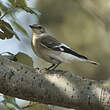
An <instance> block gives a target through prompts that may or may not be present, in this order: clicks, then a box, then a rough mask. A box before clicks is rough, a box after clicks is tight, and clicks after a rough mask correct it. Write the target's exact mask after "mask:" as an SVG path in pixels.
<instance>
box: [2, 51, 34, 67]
mask: <svg viewBox="0 0 110 110" xmlns="http://www.w3.org/2000/svg"><path fill="white" fill-rule="evenodd" d="M7 54H8V55H7ZM1 55H3V56H4V57H6V58H8V59H10V60H12V61H15V62H20V63H22V64H25V65H28V66H33V61H32V58H31V57H30V56H28V55H26V54H25V53H22V52H19V53H17V54H16V55H14V54H12V53H10V52H3V53H1Z"/></svg>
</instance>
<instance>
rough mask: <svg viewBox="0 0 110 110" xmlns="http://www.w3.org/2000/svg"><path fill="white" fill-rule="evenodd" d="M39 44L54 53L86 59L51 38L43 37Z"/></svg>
mask: <svg viewBox="0 0 110 110" xmlns="http://www.w3.org/2000/svg"><path fill="white" fill-rule="evenodd" d="M40 43H41V45H43V46H45V47H47V48H50V49H52V50H54V51H60V52H65V53H68V54H71V55H74V56H76V57H78V58H83V59H88V58H87V57H85V56H83V55H80V54H78V53H76V52H75V51H73V50H72V49H71V48H69V47H68V46H66V45H65V44H63V43H60V42H59V41H57V40H56V39H55V38H53V37H51V36H48V37H46V36H45V37H43V38H41V40H40Z"/></svg>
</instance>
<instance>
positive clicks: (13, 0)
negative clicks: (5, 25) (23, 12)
mask: <svg viewBox="0 0 110 110" xmlns="http://www.w3.org/2000/svg"><path fill="white" fill-rule="evenodd" d="M8 2H9V3H10V4H11V5H13V6H14V5H15V3H16V0H8Z"/></svg>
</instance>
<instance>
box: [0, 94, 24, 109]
mask: <svg viewBox="0 0 110 110" xmlns="http://www.w3.org/2000/svg"><path fill="white" fill-rule="evenodd" d="M2 103H3V104H4V105H5V106H6V107H7V108H8V109H9V110H22V109H21V108H20V107H19V106H18V104H16V101H15V98H13V97H10V96H6V95H4V100H3V101H2Z"/></svg>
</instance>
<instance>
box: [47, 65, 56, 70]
mask: <svg viewBox="0 0 110 110" xmlns="http://www.w3.org/2000/svg"><path fill="white" fill-rule="evenodd" d="M54 66H55V64H52V65H51V66H50V67H48V68H47V70H50V69H51V68H53V67H54Z"/></svg>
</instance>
